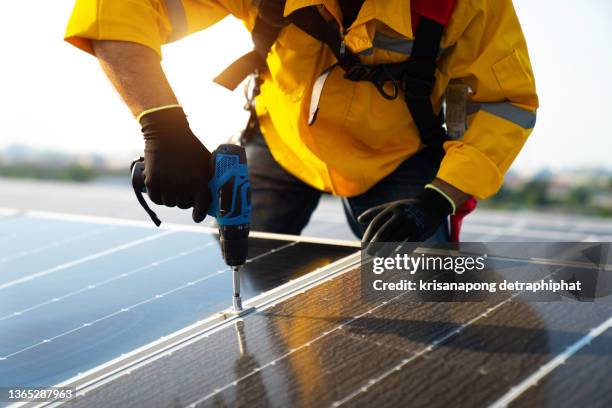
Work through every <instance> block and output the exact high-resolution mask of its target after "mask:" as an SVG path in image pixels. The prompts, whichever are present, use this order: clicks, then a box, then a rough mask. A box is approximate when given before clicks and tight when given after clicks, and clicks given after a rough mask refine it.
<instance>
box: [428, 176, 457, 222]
mask: <svg viewBox="0 0 612 408" xmlns="http://www.w3.org/2000/svg"><path fill="white" fill-rule="evenodd" d="M425 188H431V189H432V190H434V191H437V192H438V193H440V194H441V195H442V197H444V198H446V199H447V200H448V202H449V203H450V205H451V207H453V212H452V214H451V215H455V212H456V211H457V206H456V205H455V202H454V201H453V199H452V198H450V197H449V196H448V194H446V193H445V192H444V191H442V190H441V189H439V188H438V187H436V186H434V185H433V184H426V185H425Z"/></svg>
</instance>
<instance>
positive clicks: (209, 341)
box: [74, 261, 612, 407]
mask: <svg viewBox="0 0 612 408" xmlns="http://www.w3.org/2000/svg"><path fill="white" fill-rule="evenodd" d="M504 262H508V261H504ZM361 284H362V280H361V274H360V271H359V268H355V267H350V266H347V267H345V268H341V269H339V270H338V271H337V273H335V274H333V275H331V276H329V277H328V278H327V279H325V280H322V281H320V282H319V284H317V285H315V286H313V287H311V288H310V289H309V290H303V291H299V292H294V293H292V294H290V295H288V296H285V297H284V298H283V299H281V300H280V301H277V302H272V303H268V304H265V303H264V304H262V305H261V306H260V307H257V308H256V310H255V311H253V312H252V313H250V314H247V315H245V316H243V317H242V318H236V319H234V320H231V321H228V322H226V323H225V324H222V325H221V326H219V327H218V328H217V329H215V330H213V331H210V332H205V333H203V334H201V335H200V336H197V337H196V338H194V339H192V340H191V341H189V342H186V343H184V344H182V345H177V346H175V347H173V348H170V349H168V350H165V351H164V352H163V353H160V354H159V355H157V356H156V357H155V358H150V359H148V360H147V361H145V362H144V363H143V364H142V365H140V366H138V367H136V368H133V369H130V370H129V373H130V374H129V375H126V370H124V371H122V372H119V373H117V374H116V375H115V376H113V377H110V378H109V379H107V381H105V382H104V383H102V384H101V385H99V386H95V385H94V386H93V387H91V389H90V390H89V391H88V392H87V393H86V394H85V395H84V396H81V397H79V398H77V399H76V401H75V402H74V406H75V407H104V406H120V405H122V404H124V403H126V402H127V403H129V405H130V406H131V407H150V406H188V407H195V406H198V407H200V406H269V405H274V406H381V407H396V406H427V407H432V406H433V407H446V406H456V405H459V406H468V407H469V406H488V405H493V406H505V404H507V403H510V402H515V403H517V404H518V405H519V406H526V405H529V406H551V407H553V406H554V407H558V406H568V407H569V406H580V405H588V406H601V407H603V406H609V401H610V395H611V394H610V392H611V391H612V384H611V383H610V381H609V367H610V363H611V362H612V356H611V353H610V352H611V351H612V318H611V316H612V305H610V304H601V303H575V302H561V303H532V302H527V301H526V299H524V298H523V297H522V296H523V295H522V294H521V293H519V294H518V295H516V296H514V295H503V296H500V297H499V298H496V299H495V300H494V301H493V302H452V303H450V302H422V301H419V300H418V299H416V298H415V296H414V294H410V293H408V292H401V293H399V294H396V293H389V292H380V294H379V295H378V298H377V299H369V298H368V299H366V298H364V297H363V296H362V294H361ZM566 367H573V368H576V369H579V370H584V371H582V372H580V371H579V372H573V371H572V370H570V369H567V368H566ZM577 374H579V375H577ZM534 375H535V376H534ZM568 389H569V390H568ZM572 389H573V390H574V392H571V390H572ZM553 390H554V391H555V392H561V394H560V395H562V396H560V395H557V394H554V393H553Z"/></svg>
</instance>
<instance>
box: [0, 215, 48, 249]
mask: <svg viewBox="0 0 612 408" xmlns="http://www.w3.org/2000/svg"><path fill="white" fill-rule="evenodd" d="M24 221H32V222H31V224H32V225H28V224H27V223H25V222H24ZM9 222H10V221H9ZM15 224H17V225H15ZM24 224H25V225H24ZM56 225H57V223H38V222H35V221H34V220H30V219H28V218H27V217H20V218H16V219H15V220H14V222H11V223H10V225H6V224H5V225H2V228H1V229H0V245H2V244H4V243H5V242H9V241H11V240H13V239H16V238H24V239H26V238H27V237H28V236H32V235H36V234H37V233H40V232H41V231H46V230H50V229H53V228H54V227H55V226H56Z"/></svg>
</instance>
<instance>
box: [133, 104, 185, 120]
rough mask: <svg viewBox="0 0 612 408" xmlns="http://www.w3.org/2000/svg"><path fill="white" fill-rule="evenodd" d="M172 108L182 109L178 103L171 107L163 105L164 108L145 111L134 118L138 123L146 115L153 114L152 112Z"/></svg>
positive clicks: (159, 107)
mask: <svg viewBox="0 0 612 408" xmlns="http://www.w3.org/2000/svg"><path fill="white" fill-rule="evenodd" d="M172 108H182V106H181V105H179V104H178V103H175V104H172V105H164V106H158V107H157V108H151V109H147V110H144V111H142V112H140V115H138V116H136V120H137V121H138V122H139V123H140V119H142V117H143V116H144V115H146V114H148V113H153V112H157V111H160V110H164V109H172Z"/></svg>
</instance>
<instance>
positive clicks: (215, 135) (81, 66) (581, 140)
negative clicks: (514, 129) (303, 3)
mask: <svg viewBox="0 0 612 408" xmlns="http://www.w3.org/2000/svg"><path fill="white" fill-rule="evenodd" d="M72 4H73V1H72V0H60V1H56V2H39V3H37V7H38V9H39V11H40V12H38V13H35V14H32V13H27V10H28V9H29V8H30V7H31V5H28V4H25V3H21V2H12V3H8V4H7V5H6V6H5V11H6V12H5V13H2V15H0V32H2V33H3V34H4V37H5V38H11V37H14V35H13V33H16V32H19V33H20V34H19V40H18V41H13V42H8V41H5V42H4V43H3V44H2V45H1V46H0V53H1V55H3V60H4V61H9V63H8V64H7V63H6V62H5V63H4V64H3V65H0V77H2V78H4V79H5V81H4V82H5V83H4V84H3V98H2V101H1V102H0V112H4V114H2V122H3V125H4V128H3V131H2V136H1V137H0V149H1V148H6V147H7V146H10V145H15V144H19V145H23V146H28V147H33V148H40V149H43V150H44V149H53V150H55V151H59V152H62V153H67V154H75V155H78V154H94V153H98V154H102V155H106V156H112V155H116V156H124V155H133V153H134V152H141V151H142V139H141V137H140V129H139V126H138V124H137V123H136V121H135V120H134V119H133V117H132V116H131V114H130V113H129V111H128V109H127V108H126V107H125V106H124V105H123V103H122V102H121V101H120V98H119V96H118V95H117V93H116V92H115V91H113V90H112V88H111V85H110V83H109V81H108V80H107V79H106V78H105V77H104V75H103V73H102V70H101V69H100V68H99V66H98V63H97V61H96V60H95V58H93V57H91V56H89V55H87V54H85V53H83V52H81V51H79V50H77V49H75V48H74V47H72V46H70V45H69V44H67V43H64V42H63V41H62V34H63V31H64V28H65V24H66V22H67V20H68V17H69V13H70V11H71V8H72ZM514 4H515V7H516V9H517V13H518V15H519V18H520V20H521V23H522V26H523V30H524V31H525V35H526V38H527V42H528V45H529V50H530V55H531V58H532V63H533V67H534V71H535V75H536V83H537V87H538V93H539V96H540V102H541V108H540V110H539V112H538V124H537V125H536V128H535V130H534V132H533V134H532V136H531V137H530V139H529V140H528V141H527V144H526V146H525V148H524V149H523V151H522V152H521V153H520V154H519V156H518V158H517V160H516V161H515V163H514V165H513V166H512V168H511V169H512V170H513V171H521V172H523V171H531V172H533V171H537V170H538V169H544V168H546V169H550V170H551V171H559V170H564V171H565V170H567V169H571V168H577V167H581V166H583V167H584V166H588V167H602V168H606V169H608V168H610V167H611V164H610V163H611V162H612V161H611V160H610V158H609V152H610V151H612V137H611V136H612V135H610V133H612V131H610V130H608V128H607V127H601V126H600V125H599V124H600V123H601V122H602V121H601V119H600V118H605V117H606V116H607V109H606V107H607V100H606V97H607V96H608V95H612V81H601V78H604V77H605V76H606V75H608V73H609V72H612V53H610V52H605V50H606V49H608V44H607V41H606V39H607V38H610V37H612V27H610V26H609V25H608V21H609V20H610V19H611V18H612V4H611V3H610V2H608V1H606V0H593V1H591V2H589V6H588V7H586V6H585V5H581V4H576V3H575V2H570V1H562V2H558V1H554V2H553V0H545V1H541V2H537V3H534V2H529V1H528V0H518V1H515V2H514ZM25 13H27V14H28V16H29V17H28V18H29V19H30V20H29V23H28V25H29V27H35V28H36V30H32V29H30V31H27V30H26V31H25V32H24V31H23V29H22V27H21V26H22V24H23V22H22V20H21V19H18V18H14V16H15V15H23V14H25ZM568 21H571V22H572V25H571V27H572V35H571V36H569V35H567V32H566V27H569V26H568V24H567V23H566V24H561V23H560V22H568ZM3 30H4V31H3ZM593 33H596V35H593ZM218 38H223V39H224V41H223V42H219V41H217V39H218ZM250 49H251V41H250V37H249V35H248V33H247V31H246V30H245V29H244V28H243V27H242V25H241V23H240V22H238V21H237V20H235V19H233V18H231V17H230V18H226V19H225V20H223V21H221V22H220V23H218V24H216V25H215V26H213V27H211V28H209V29H207V30H205V31H203V32H201V33H197V34H194V35H192V36H190V37H188V38H186V39H184V40H182V41H179V42H177V43H173V44H171V45H168V46H165V47H164V62H163V65H164V69H165V71H166V73H167V75H168V77H169V80H170V82H171V83H172V84H173V87H174V89H175V91H176V94H177V95H178V97H179V100H180V102H181V103H182V105H183V106H184V107H185V110H186V112H187V113H188V115H189V117H190V123H191V126H192V128H193V129H194V132H195V133H196V134H197V135H198V136H199V138H200V139H201V140H202V141H203V142H204V143H205V144H206V145H207V146H208V148H209V149H212V148H214V147H215V146H216V145H217V144H219V143H222V142H224V141H225V140H227V139H228V138H229V137H230V136H231V135H233V134H235V133H237V132H239V131H240V130H241V127H242V126H243V124H244V123H246V120H247V116H248V114H247V113H246V112H245V111H243V110H242V106H243V103H244V101H243V96H242V90H241V89H239V90H237V91H236V92H233V93H230V92H228V91H226V90H224V89H222V88H221V87H219V86H216V85H214V84H213V83H212V80H211V79H212V77H214V76H215V74H217V73H218V72H220V71H221V70H222V69H223V68H224V67H225V66H226V65H227V64H228V63H230V62H231V61H233V60H234V59H235V58H237V57H239V56H240V55H242V54H243V53H244V52H246V51H249V50H250ZM571 50H580V58H576V59H575V60H573V61H570V60H569V59H568V55H570V54H571ZM7 79H10V80H7ZM26 81H27V82H26ZM42 90H44V92H42ZM587 102H588V103H587ZM560 118H561V119H562V120H563V121H561V120H559V119H560ZM591 119H595V120H591ZM602 129H603V130H602Z"/></svg>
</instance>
